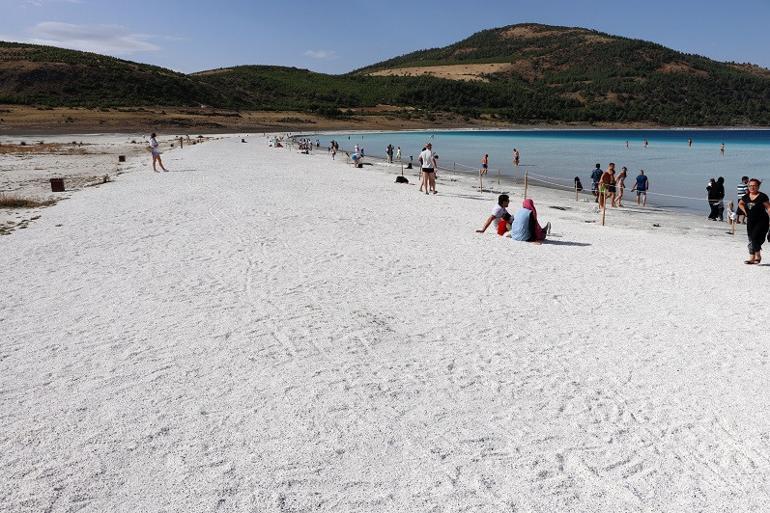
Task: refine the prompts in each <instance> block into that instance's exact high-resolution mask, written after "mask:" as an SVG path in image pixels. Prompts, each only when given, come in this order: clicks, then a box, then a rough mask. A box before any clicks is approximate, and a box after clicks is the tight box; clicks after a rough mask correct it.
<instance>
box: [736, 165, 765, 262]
mask: <svg viewBox="0 0 770 513" xmlns="http://www.w3.org/2000/svg"><path fill="white" fill-rule="evenodd" d="M761 184H762V182H760V181H759V180H757V179H756V178H752V179H751V180H749V192H748V193H747V194H746V195H745V196H743V197H742V198H741V200H740V202H738V208H740V209H741V210H742V211H743V213H744V215H745V216H746V232H747V233H748V236H749V259H748V260H745V261H744V263H745V264H758V263H760V262H761V261H762V253H761V251H762V244H763V243H764V242H765V237H767V236H768V234H767V231H768V229H770V215H769V214H770V198H768V197H767V194H765V193H764V192H759V186H760V185H761Z"/></svg>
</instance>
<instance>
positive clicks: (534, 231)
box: [511, 199, 551, 242]
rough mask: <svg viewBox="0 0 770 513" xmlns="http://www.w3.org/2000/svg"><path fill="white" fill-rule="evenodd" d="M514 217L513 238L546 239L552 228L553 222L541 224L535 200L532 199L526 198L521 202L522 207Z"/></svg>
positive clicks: (528, 240) (538, 240) (529, 240)
mask: <svg viewBox="0 0 770 513" xmlns="http://www.w3.org/2000/svg"><path fill="white" fill-rule="evenodd" d="M513 217H514V222H513V224H512V225H511V238H512V239H514V240H520V241H527V242H541V241H544V240H545V237H546V236H547V235H548V232H549V231H550V230H551V223H547V224H546V225H545V227H542V226H540V223H538V221H537V210H536V209H535V202H534V201H532V200H531V199H525V200H524V201H523V202H522V204H521V208H520V209H519V211H518V212H517V213H516V214H515V215H514V216H513Z"/></svg>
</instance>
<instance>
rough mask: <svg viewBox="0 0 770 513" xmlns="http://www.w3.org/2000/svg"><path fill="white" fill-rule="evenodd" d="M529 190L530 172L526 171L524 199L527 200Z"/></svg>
mask: <svg viewBox="0 0 770 513" xmlns="http://www.w3.org/2000/svg"><path fill="white" fill-rule="evenodd" d="M528 188H529V171H524V199H527V189H528Z"/></svg>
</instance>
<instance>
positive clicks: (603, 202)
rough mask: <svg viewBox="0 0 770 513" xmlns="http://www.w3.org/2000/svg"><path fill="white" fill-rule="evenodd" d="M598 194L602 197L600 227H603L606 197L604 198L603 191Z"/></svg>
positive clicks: (605, 213)
mask: <svg viewBox="0 0 770 513" xmlns="http://www.w3.org/2000/svg"><path fill="white" fill-rule="evenodd" d="M599 194H601V196H602V226H604V217H605V216H606V215H607V196H605V194H604V191H602V192H600V193H599Z"/></svg>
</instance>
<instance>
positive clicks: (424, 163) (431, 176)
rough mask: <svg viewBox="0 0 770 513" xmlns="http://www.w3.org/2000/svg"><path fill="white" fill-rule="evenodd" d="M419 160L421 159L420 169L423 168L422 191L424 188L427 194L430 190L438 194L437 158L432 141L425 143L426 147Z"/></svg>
mask: <svg viewBox="0 0 770 513" xmlns="http://www.w3.org/2000/svg"><path fill="white" fill-rule="evenodd" d="M417 160H419V161H420V169H421V170H422V181H421V182H420V191H422V190H423V189H424V190H425V194H429V191H432V192H433V194H436V169H435V167H436V159H435V158H434V157H433V145H432V144H431V143H428V144H426V145H425V149H424V150H422V153H420V156H419V157H417Z"/></svg>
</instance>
